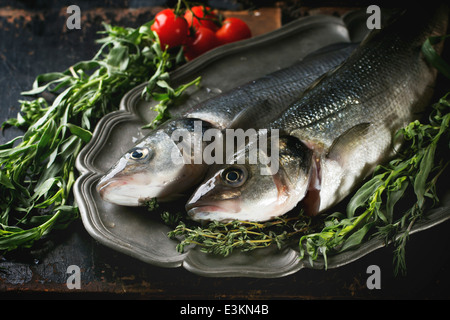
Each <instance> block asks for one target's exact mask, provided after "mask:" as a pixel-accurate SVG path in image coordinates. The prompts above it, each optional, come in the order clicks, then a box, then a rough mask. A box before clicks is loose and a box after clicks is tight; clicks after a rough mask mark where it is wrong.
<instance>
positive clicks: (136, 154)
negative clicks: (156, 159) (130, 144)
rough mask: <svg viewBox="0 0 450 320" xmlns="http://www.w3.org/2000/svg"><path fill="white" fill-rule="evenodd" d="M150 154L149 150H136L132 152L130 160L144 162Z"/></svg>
mask: <svg viewBox="0 0 450 320" xmlns="http://www.w3.org/2000/svg"><path fill="white" fill-rule="evenodd" d="M148 154H149V150H148V148H134V149H132V150H131V151H130V158H131V159H133V160H143V159H145V158H147V156H148Z"/></svg>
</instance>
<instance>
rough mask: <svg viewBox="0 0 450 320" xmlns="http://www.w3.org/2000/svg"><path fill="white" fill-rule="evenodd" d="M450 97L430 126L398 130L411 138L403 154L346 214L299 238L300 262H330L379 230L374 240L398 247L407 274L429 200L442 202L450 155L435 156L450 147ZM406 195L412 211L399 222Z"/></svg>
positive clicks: (381, 169)
mask: <svg viewBox="0 0 450 320" xmlns="http://www.w3.org/2000/svg"><path fill="white" fill-rule="evenodd" d="M449 98H450V93H449V94H447V95H446V96H445V97H443V98H442V99H440V101H439V103H437V104H436V105H435V106H434V112H433V113H432V115H431V116H430V123H429V124H427V123H421V122H419V121H414V122H412V123H411V124H409V125H408V126H407V127H405V128H403V129H402V130H400V131H399V135H401V136H403V137H404V138H405V139H406V145H405V147H404V148H403V149H402V150H403V152H402V153H401V154H399V156H398V157H396V158H395V159H394V160H392V161H391V162H389V163H388V164H387V165H385V166H378V167H377V169H376V170H375V172H374V175H373V177H372V178H371V179H370V180H369V181H367V182H366V183H365V184H364V185H363V186H362V187H361V188H360V189H358V191H357V192H356V193H355V194H354V195H353V197H352V198H351V200H350V201H349V203H348V206H347V214H346V215H343V214H339V213H336V214H334V215H331V216H330V217H329V218H327V219H326V220H325V227H324V228H323V229H322V230H320V231H319V232H317V233H312V234H308V235H304V236H303V237H301V238H300V240H299V244H300V253H301V255H300V256H301V258H303V257H305V256H308V257H309V259H310V262H311V263H312V262H313V261H314V260H316V259H317V257H318V256H319V254H321V255H322V256H323V257H324V260H325V263H326V259H327V255H328V254H329V253H338V252H343V251H345V250H348V249H351V248H354V247H356V246H358V245H360V244H361V243H362V242H363V241H364V240H366V239H367V238H366V236H367V235H369V232H370V231H373V229H374V228H376V229H377V232H375V233H374V234H373V236H377V235H382V236H383V237H384V238H385V239H386V242H389V241H395V243H396V246H397V247H396V250H395V253H396V255H395V258H394V261H395V262H396V267H395V272H396V273H397V272H399V271H402V272H403V271H404V270H405V256H404V255H405V246H406V239H407V238H408V235H409V232H410V230H411V228H412V226H413V225H414V223H415V222H416V221H417V220H419V219H421V218H423V215H424V209H425V208H426V204H427V203H428V201H426V200H427V199H428V200H431V201H432V204H434V203H437V202H438V196H437V190H436V188H435V186H436V182H437V180H438V178H439V177H440V176H441V175H442V173H443V172H444V170H445V169H446V168H447V166H448V163H449V158H448V155H447V154H448V150H447V151H446V152H445V151H442V149H441V152H439V154H438V156H436V151H437V150H438V149H440V147H443V148H444V150H445V148H448V143H449V141H450V140H449V138H450V135H449V121H450V113H449V109H448V108H449V107H450V100H449ZM405 195H408V197H406V198H407V199H408V200H409V203H408V204H409V208H408V209H406V210H405V211H403V213H402V214H401V215H400V216H397V217H396V215H395V212H396V209H397V205H398V204H399V203H400V202H399V201H400V200H401V199H403V198H404V196H405ZM413 197H415V200H414V198H413ZM361 211H362V212H361ZM396 239H397V240H396Z"/></svg>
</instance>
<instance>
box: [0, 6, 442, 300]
mask: <svg viewBox="0 0 450 320" xmlns="http://www.w3.org/2000/svg"><path fill="white" fill-rule="evenodd" d="M73 2H74V3H77V4H79V5H80V7H81V9H82V16H83V19H82V21H81V27H82V28H81V30H67V28H66V27H65V22H66V19H67V14H66V12H65V9H66V7H63V6H60V7H58V4H57V1H48V2H44V1H36V2H34V4H32V5H31V4H30V3H33V2H26V1H23V2H22V1H20V2H19V1H3V0H0V97H1V99H0V108H1V116H0V121H1V122H3V121H4V120H6V119H7V118H9V117H15V116H16V114H17V112H18V111H19V104H18V103H17V100H19V99H21V96H20V92H21V91H23V90H27V89H29V88H30V86H31V84H32V82H33V80H34V78H35V76H36V75H38V74H40V73H44V72H51V71H61V70H65V69H66V68H67V67H68V66H70V65H71V64H73V63H74V62H77V61H80V60H83V59H88V58H91V57H92V56H93V54H94V53H95V52H96V50H97V48H98V47H97V45H96V44H95V43H94V40H95V39H96V38H97V35H96V31H97V30H101V22H102V21H108V22H112V23H116V24H120V25H126V26H131V27H136V26H138V25H140V24H142V23H144V22H145V21H147V20H149V19H151V18H152V17H153V15H154V13H155V10H157V9H158V8H153V9H152V8H148V7H141V6H140V4H142V3H144V1H125V2H124V4H122V5H119V4H116V5H115V6H112V5H110V4H108V3H107V1H100V2H99V3H100V5H99V4H98V3H97V5H92V3H95V2H88V1H73ZM103 2H105V3H103ZM216 2H217V1H216ZM117 3H120V1H118V2H117ZM224 3H225V4H227V3H228V2H227V1H224ZM102 4H103V6H102ZM105 4H106V5H105ZM125 4H126V5H125ZM228 5H229V7H224V8H225V9H238V8H236V7H232V4H228ZM280 12H282V10H279V9H273V8H272V9H271V10H267V12H266V13H265V14H264V15H263V18H265V17H266V19H267V23H265V24H264V25H271V27H270V28H274V27H276V26H277V25H278V24H279V23H280V21H282V19H281V16H279V15H280ZM274 19H275V20H276V19H278V20H277V21H274ZM257 25H258V23H255V26H254V27H255V28H257ZM261 32H265V30H262V31H261ZM19 134H21V132H20V131H19V130H17V129H14V128H11V129H7V130H6V131H5V132H3V134H2V135H1V136H0V142H1V143H4V142H6V141H9V140H10V139H11V138H12V137H15V136H17V135H19ZM449 230H450V221H448V222H446V223H443V224H441V225H439V226H436V227H434V228H432V229H431V230H428V231H424V232H421V233H418V234H415V235H413V236H412V237H411V238H410V241H409V243H408V245H407V253H406V261H407V267H408V269H407V270H408V273H407V275H406V276H396V277H395V276H394V274H393V264H392V258H393V254H392V250H393V248H392V247H390V246H389V247H386V248H382V249H380V250H377V251H375V252H373V253H371V254H369V255H367V256H365V257H363V258H362V259H360V260H358V261H356V262H353V263H351V264H349V265H347V266H344V267H341V268H339V269H331V270H328V271H323V270H301V271H300V272H298V273H296V274H293V275H290V276H286V277H283V278H278V279H254V278H205V277H201V276H197V275H195V274H192V273H190V272H188V271H186V270H184V269H183V268H176V269H165V268H160V267H155V266H151V265H148V264H145V263H143V262H141V261H138V260H136V259H134V258H131V257H129V256H126V255H123V254H121V253H118V252H116V251H113V250H111V249H109V248H106V247H104V246H103V245H101V244H99V243H97V242H96V241H95V240H94V239H93V238H91V237H90V235H89V234H88V233H87V232H86V231H85V229H84V227H83V225H82V223H81V221H76V222H74V223H72V224H71V225H70V226H69V228H68V229H66V230H64V231H55V232H54V233H52V234H51V236H50V237H48V238H47V239H45V240H43V241H39V242H38V243H37V245H36V247H34V248H33V249H31V250H17V251H14V252H10V253H7V254H5V255H3V256H0V298H2V299H3V298H4V299H7V298H12V299H17V298H44V299H45V298H112V299H129V298H130V299H182V300H185V299H186V300H191V299H213V300H219V299H223V300H228V299H252V300H253V299H264V300H274V299H283V300H284V299H449V298H450V291H449V290H448V288H449V287H450V254H449V252H450V232H449ZM70 265H77V266H79V267H80V270H81V288H80V289H72V290H70V289H68V288H67V285H66V281H67V279H68V277H69V274H68V273H67V268H68V266H70ZM370 265H377V266H379V267H380V270H381V288H380V289H372V290H371V289H369V288H368V287H367V285H366V281H367V279H368V277H369V274H368V273H367V268H368V266H370Z"/></svg>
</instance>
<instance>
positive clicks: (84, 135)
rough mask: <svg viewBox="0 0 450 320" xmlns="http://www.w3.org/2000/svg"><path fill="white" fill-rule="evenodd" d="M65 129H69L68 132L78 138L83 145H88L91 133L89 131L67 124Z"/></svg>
mask: <svg viewBox="0 0 450 320" xmlns="http://www.w3.org/2000/svg"><path fill="white" fill-rule="evenodd" d="M67 127H68V128H69V130H70V132H71V133H72V134H74V135H76V136H77V137H79V138H80V139H81V140H83V142H85V143H88V142H89V141H90V140H91V138H92V133H91V132H90V131H88V130H85V129H83V128H81V127H79V126H77V125H74V124H71V123H68V124H67Z"/></svg>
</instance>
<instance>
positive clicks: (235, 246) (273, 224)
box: [162, 212, 310, 256]
mask: <svg viewBox="0 0 450 320" xmlns="http://www.w3.org/2000/svg"><path fill="white" fill-rule="evenodd" d="M162 218H163V221H166V222H167V221H168V220H169V219H170V220H169V221H170V223H172V224H173V223H174V222H177V223H178V224H177V225H176V227H175V229H174V230H172V231H170V232H169V234H168V235H169V237H170V238H173V239H174V238H181V239H182V240H181V241H180V243H179V244H178V245H177V250H178V251H179V252H184V250H185V247H186V246H189V245H193V244H194V245H198V246H199V247H200V248H201V251H202V252H205V253H212V254H218V255H222V256H228V255H229V254H231V253H232V252H233V251H234V250H240V251H244V252H245V251H251V250H255V249H259V248H265V247H268V246H270V245H276V246H277V247H278V248H281V247H282V246H283V245H285V244H286V243H287V242H288V240H290V239H291V238H293V237H294V235H296V234H300V233H303V232H305V231H306V230H307V229H308V227H309V223H310V220H309V219H308V218H306V217H305V216H303V214H300V215H299V216H295V217H287V216H283V217H279V218H276V219H274V220H272V221H268V222H264V223H258V222H249V221H239V220H236V221H231V222H228V223H223V222H218V221H212V222H209V223H208V224H207V225H206V226H200V225H199V224H196V223H195V222H192V221H188V220H186V219H183V218H182V216H181V215H178V219H177V218H176V217H175V218H174V216H173V215H171V214H169V213H168V212H164V213H163V214H162ZM183 220H184V221H183Z"/></svg>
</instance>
